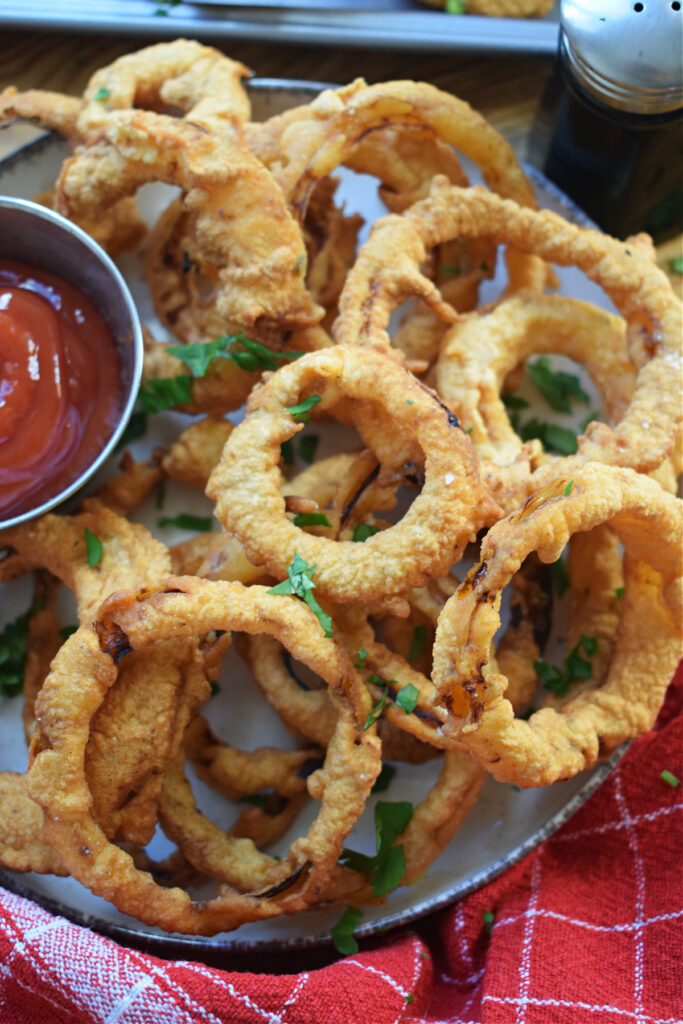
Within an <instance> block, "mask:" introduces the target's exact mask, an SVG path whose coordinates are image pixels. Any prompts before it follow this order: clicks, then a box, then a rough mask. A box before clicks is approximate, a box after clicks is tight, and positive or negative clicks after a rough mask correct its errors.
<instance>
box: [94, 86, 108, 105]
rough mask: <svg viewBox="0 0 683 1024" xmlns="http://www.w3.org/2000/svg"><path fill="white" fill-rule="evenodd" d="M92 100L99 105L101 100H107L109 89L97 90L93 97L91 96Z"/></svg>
mask: <svg viewBox="0 0 683 1024" xmlns="http://www.w3.org/2000/svg"><path fill="white" fill-rule="evenodd" d="M93 99H94V100H97V102H98V103H100V102H101V101H102V100H107V99H109V89H98V90H97V92H96V93H95V95H94V96H93Z"/></svg>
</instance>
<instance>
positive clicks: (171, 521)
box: [157, 512, 213, 533]
mask: <svg viewBox="0 0 683 1024" xmlns="http://www.w3.org/2000/svg"><path fill="white" fill-rule="evenodd" d="M157 526H161V527H162V528H163V527H165V526H177V527H178V529H179V530H194V531H195V533H210V532H211V530H212V528H213V518H212V516H192V515H190V514H189V513H188V512H181V513H180V515H178V516H162V518H161V519H157Z"/></svg>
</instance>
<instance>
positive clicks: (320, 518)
mask: <svg viewBox="0 0 683 1024" xmlns="http://www.w3.org/2000/svg"><path fill="white" fill-rule="evenodd" d="M294 525H295V526H332V523H331V522H330V521H329V519H328V518H327V516H326V515H325V513H324V512H297V514H296V515H295V516H294Z"/></svg>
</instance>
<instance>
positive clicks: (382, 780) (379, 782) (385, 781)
mask: <svg viewBox="0 0 683 1024" xmlns="http://www.w3.org/2000/svg"><path fill="white" fill-rule="evenodd" d="M395 774H396V769H395V768H394V766H393V764H386V763H385V764H383V765H382V771H381V772H380V773H379V775H378V776H377V778H376V779H375V784H374V786H373V787H372V789H371V790H370V792H371V793H384V791H385V790H387V789H388V788H389V786H390V784H391V781H392V779H393V777H394V775H395Z"/></svg>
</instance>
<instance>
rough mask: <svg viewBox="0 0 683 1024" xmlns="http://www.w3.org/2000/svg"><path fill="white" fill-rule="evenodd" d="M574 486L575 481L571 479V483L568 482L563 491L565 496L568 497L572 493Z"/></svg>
mask: <svg viewBox="0 0 683 1024" xmlns="http://www.w3.org/2000/svg"><path fill="white" fill-rule="evenodd" d="M573 486H574V481H573V480H570V481H569V483H568V484H567V486H566V487H565V489H564V491H563V493H564V496H565V498H568V497H569V495H570V494H571V493H572V487H573Z"/></svg>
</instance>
